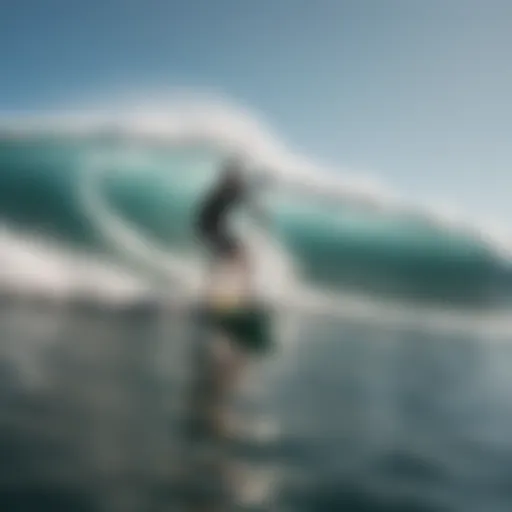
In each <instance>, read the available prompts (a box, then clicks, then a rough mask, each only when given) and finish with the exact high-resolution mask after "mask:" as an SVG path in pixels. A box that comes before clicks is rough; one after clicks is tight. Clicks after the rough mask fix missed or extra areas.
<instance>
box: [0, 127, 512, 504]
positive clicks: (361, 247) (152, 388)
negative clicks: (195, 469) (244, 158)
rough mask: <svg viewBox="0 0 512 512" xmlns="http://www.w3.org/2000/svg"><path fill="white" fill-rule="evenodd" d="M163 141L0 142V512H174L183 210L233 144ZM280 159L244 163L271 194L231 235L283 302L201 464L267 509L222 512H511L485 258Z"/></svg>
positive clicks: (481, 249) (502, 375) (189, 280)
mask: <svg viewBox="0 0 512 512" xmlns="http://www.w3.org/2000/svg"><path fill="white" fill-rule="evenodd" d="M139 121H140V119H139ZM183 122H184V121H183V118H180V123H182V124H179V123H178V124H179V126H178V128H176V127H175V128H176V129H175V130H174V132H173V134H172V136H169V134H166V136H165V137H164V138H163V139H162V137H156V136H155V134H154V133H153V134H151V136H150V137H147V136H145V135H144V136H143V134H141V133H140V132H137V131H133V130H131V129H129V127H127V126H125V125H121V126H122V127H123V129H120V125H119V123H118V124H115V130H114V129H112V126H113V125H112V124H108V123H107V124H106V125H100V124H98V123H96V122H94V123H92V125H91V126H92V127H91V126H89V125H88V128H87V130H85V131H84V130H82V127H81V129H80V130H78V133H77V130H76V124H67V122H66V123H64V126H62V125H59V128H58V129H55V127H54V126H53V125H51V124H46V122H43V123H42V124H41V125H40V126H38V128H37V129H28V128H27V126H25V125H23V127H22V128H21V129H20V127H19V126H18V125H15V124H12V125H11V124H9V123H7V125H6V124H5V123H4V125H3V127H2V135H1V137H0V219H1V221H2V224H3V230H2V231H1V233H0V261H1V265H0V327H1V332H2V341H1V343H0V510H8V511H11V510H16V511H23V512H25V511H46V510H48V511H49V510H51V511H52V512H53V511H59V510H62V511H64V510H65V511H68V510H73V511H82V510H83V511H99V510H102V511H107V512H111V511H122V512H125V511H126V512H128V511H131V510H133V511H137V512H138V511H149V510H183V508H180V506H181V505H182V504H183V503H182V501H183V486H182V485H180V484H179V483H177V482H179V480H178V478H179V475H180V470H181V469H182V467H183V465H184V462H183V461H184V460H185V459H186V457H187V452H188V451H190V450H191V448H190V444H188V443H187V441H186V440H184V439H183V435H182V434H183V427H182V422H183V415H184V408H186V400H185V397H186V393H185V391H186V389H187V382H188V381H189V379H190V378H192V377H193V375H194V371H193V369H194V366H193V350H194V346H195V341H194V339H195V337H194V332H195V331H194V329H195V327H196V326H195V324H194V322H193V321H192V320H191V319H190V318H189V317H188V316H187V315H185V314H184V310H183V309H180V310H178V309H173V307H171V305H170V299H171V298H172V299H175V298H177V297H178V298H180V297H185V296H186V295H187V293H188V292H189V291H190V290H191V289H194V286H196V285H197V282H200V281H201V276H202V271H203V267H204V263H205V255H204V254H202V252H201V246H200V243H199V242H198V241H197V240H196V239H195V234H194V231H193V222H192V219H193V215H194V211H195V210H194V208H195V207H196V205H197V204H198V201H199V200H200V197H201V194H202V192H203V191H204V190H206V188H207V187H208V185H209V184H210V183H211V182H212V180H213V179H214V178H215V170H216V169H217V167H218V164H219V162H220V161H221V158H222V156H223V155H224V153H225V152H226V147H228V149H230V148H231V146H230V145H229V144H227V146H226V144H225V145H224V146H222V144H220V145H219V144H217V142H218V140H217V139H218V138H217V139H215V137H214V139H215V140H216V144H213V143H211V140H208V141H207V142H208V143H206V142H205V140H206V139H205V137H204V133H202V132H201V130H199V128H198V122H197V119H194V123H192V124H191V126H192V128H191V127H190V126H188V127H187V129H186V130H185V129H184V128H183ZM135 124H136V125H138V124H140V122H137V123H135ZM199 124H201V123H199ZM208 126H209V127H212V126H213V128H212V130H213V131H214V132H216V131H218V130H219V126H220V124H219V123H217V122H213V123H212V122H210V123H209V124H208ZM243 131H244V130H241V129H239V127H238V125H237V129H236V130H234V133H236V134H238V133H240V132H243ZM192 132H193V135H194V137H191V136H190V135H191V133H192ZM230 133H231V132H230ZM244 133H245V132H244ZM185 135H186V136H185ZM222 137H224V138H226V133H223V135H222ZM222 137H221V138H222ZM227 138H228V139H229V137H227ZM250 139H251V144H253V145H254V144H255V146H254V147H255V149H254V151H255V152H256V153H258V154H260V153H264V151H263V150H264V149H265V147H267V146H268V144H267V142H268V141H267V142H265V144H267V146H265V144H263V143H260V144H259V145H258V144H256V143H255V142H254V140H255V138H254V137H252V138H250ZM256 139H257V138H256ZM258 140H259V139H258ZM265 141H266V139H265ZM224 142H226V141H224ZM229 142H232V140H231V139H229ZM260 142H261V141H260ZM249 146H250V147H252V146H251V145H250V144H249ZM272 147H273V146H272ZM245 149H246V150H247V147H245ZM267 149H268V148H267ZM281 163H282V162H281V161H279V159H278V158H275V159H274V160H273V159H272V158H269V159H268V160H267V161H266V162H260V165H262V167H266V168H269V169H271V170H272V171H274V170H275V171H276V173H277V174H276V176H277V177H278V180H277V182H278V184H279V186H280V188H278V189H276V190H274V189H270V190H269V191H268V192H267V193H266V194H265V195H264V201H265V204H266V208H267V211H268V212H269V214H270V218H271V219H272V222H271V226H270V227H269V230H268V231H266V232H265V233H264V236H262V235H261V233H258V230H257V229H256V227H254V226H252V225H251V223H250V222H249V221H248V219H247V218H244V217H243V216H241V217H240V218H239V219H237V227H239V228H242V234H245V235H247V236H248V243H252V244H254V251H255V253H256V254H258V256H261V261H262V262H263V263H262V264H261V268H260V269H259V271H260V272H261V275H262V276H263V279H262V281H261V283H260V286H261V287H262V288H264V289H265V290H267V289H268V290H271V291H272V293H275V294H276V295H275V296H274V298H275V297H277V298H278V299H279V301H280V302H279V304H280V305H282V306H285V307H284V308H283V311H282V312H281V311H280V313H279V315H278V320H279V325H280V326H282V327H283V329H280V330H279V331H278V333H279V335H278V345H279V350H278V351H277V353H276V354H275V355H274V356H273V357H269V358H267V359H265V360H263V361H261V362H259V363H256V362H254V363H253V364H251V367H250V369H249V371H248V374H247V379H248V383H247V385H246V386H245V387H243V388H242V389H241V390H240V393H239V395H238V396H235V397H234V402H233V404H232V407H233V410H234V411H235V413H236V414H238V417H239V418H242V419H244V426H243V427H244V428H243V429H242V431H241V434H240V438H239V439H238V440H237V441H234V440H233V442H232V444H231V445H230V446H228V447H225V450H224V451H223V452H222V457H221V456H220V455H218V457H217V456H216V457H214V459H215V460H216V459H217V458H218V460H219V461H221V460H222V464H223V465H227V466H229V467H230V468H231V467H233V468H235V469H234V470H233V471H234V473H236V475H238V478H237V479H234V480H232V483H231V484H230V486H231V490H234V491H238V490H240V489H241V488H242V487H243V488H244V489H245V488H247V489H248V491H247V492H248V494H249V495H251V494H259V495H260V496H259V498H260V501H261V500H263V502H264V503H265V504H264V505H261V504H260V508H257V507H256V505H253V508H250V506H249V505H247V506H246V507H245V508H243V507H242V508H240V507H241V505H240V507H239V508H240V509H241V510H276V511H281V510H282V511H297V512H302V511H331V510H332V511H338V510H347V511H349V512H360V511H361V512H369V511H372V512H373V511H375V512H382V511H393V512H401V511H407V512H409V511H410V512H422V511H433V512H434V511H435V512H437V511H440V512H442V511H447V512H451V511H454V512H455V511H457V512H459V511H461V512H480V511H481V512H494V511H496V512H501V511H508V510H510V509H511V507H512V496H511V492H512V491H511V489H512V485H511V484H512V482H510V481H509V480H510V476H509V475H510V470H511V468H512V443H511V441H510V435H509V433H510V431H511V429H512V408H511V407H510V405H509V395H510V391H511V390H512V381H511V378H510V371H509V367H510V364H511V363H512V360H511V358H512V349H511V348H510V347H512V344H511V343H510V339H511V337H512V325H510V320H509V297H510V260H509V258H508V256H507V251H506V250H503V249H504V247H503V244H501V243H500V244H499V243H498V242H497V240H496V239H495V238H493V237H490V236H488V235H489V233H490V229H489V232H488V231H487V230H486V229H483V230H482V228H477V227H476V226H473V225H471V226H469V228H468V226H463V227H460V226H458V225H457V226H455V227H454V226H453V225H452V224H451V223H450V222H447V221H446V222H445V221H439V219H438V217H436V216H435V215H433V214H432V212H419V213H418V212H416V213H415V212H413V211H409V210H404V208H402V205H400V204H396V205H395V206H397V208H394V209H393V208H389V205H387V206H388V207H387V208H385V209H384V210H383V209H382V208H380V207H377V208H375V209H373V210H372V209H368V208H367V206H368V202H369V203H371V205H373V206H378V203H379V200H378V199H379V198H378V197H376V196H372V197H371V198H370V199H371V200H370V201H368V197H367V195H365V194H363V195H362V196H361V194H359V193H355V192H354V191H353V190H348V191H347V190H346V187H345V191H343V190H342V191H341V192H339V191H337V189H336V193H335V194H333V193H332V192H333V190H334V188H335V187H333V186H332V184H331V183H330V182H328V181H326V182H325V183H324V185H323V186H317V182H315V186H314V187H313V186H312V184H311V182H309V181H308V179H307V178H306V177H305V176H304V175H301V176H299V174H295V173H294V170H295V164H296V166H297V169H298V168H299V167H300V165H299V163H300V162H298V161H297V160H294V161H293V162H292V163H293V165H291V164H290V165H289V166H291V167H292V172H289V169H288V172H287V173H283V174H282V175H279V173H278V172H277V171H279V165H280V164H281ZM273 164H275V169H274V167H273ZM284 167H286V165H284ZM349 188H350V187H349ZM313 189H315V193H314V194H310V195H308V193H307V192H312V191H313ZM316 189H318V190H319V191H318V190H316ZM340 189H343V187H340ZM363 196H364V197H363ZM500 241H501V240H500ZM219 464H221V462H219ZM240 479H241V480H240ZM244 482H245V483H244ZM189 483H190V485H191V494H192V495H194V496H196V497H197V496H199V495H200V494H201V492H200V490H199V489H200V488H201V486H202V485H203V483H204V482H203V481H202V480H201V477H200V476H199V475H198V474H193V475H192V477H191V479H190V480H189ZM234 501H236V500H234ZM256 501H258V500H256ZM218 509H219V510H232V508H229V507H228V506H227V505H226V506H224V505H222V506H220V505H219V507H218ZM187 510H188V509H187Z"/></svg>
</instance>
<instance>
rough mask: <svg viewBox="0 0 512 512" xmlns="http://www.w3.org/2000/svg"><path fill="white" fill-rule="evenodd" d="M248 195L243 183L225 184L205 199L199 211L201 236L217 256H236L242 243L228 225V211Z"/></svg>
mask: <svg viewBox="0 0 512 512" xmlns="http://www.w3.org/2000/svg"><path fill="white" fill-rule="evenodd" d="M245 195H246V190H245V187H244V185H243V184H242V183H241V182H224V183H221V184H219V185H218V186H217V187H215V188H214V189H213V190H212V191H211V192H210V194H208V196H207V197H206V198H205V200H204V202H203V204H202V205H201V207H200V210H199V216H198V229H199V234H200V236H201V237H202V238H203V240H205V241H206V242H207V243H208V245H209V246H210V248H211V249H212V251H213V252H214V254H215V255H218V256H221V257H229V256H233V255H234V254H236V252H237V251H238V249H239V248H240V243H239V241H238V240H237V239H236V237H235V236H234V235H233V234H232V233H230V231H229V228H228V225H227V222H226V220H227V217H228V211H229V210H231V209H232V208H234V207H235V206H237V205H238V204H240V203H241V202H242V201H243V200H244V198H245Z"/></svg>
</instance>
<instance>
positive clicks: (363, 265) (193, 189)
mask: <svg viewBox="0 0 512 512" xmlns="http://www.w3.org/2000/svg"><path fill="white" fill-rule="evenodd" d="M102 154H103V155H105V154H108V155H110V157H109V159H108V161H107V162H103V163H97V160H95V159H97V157H98V155H102ZM220 157H221V155H220V153H216V152H215V151H213V150H211V149H207V148H205V147H201V146H196V147H189V148H187V149H185V148H182V149H180V148H177V147H175V148H165V147H158V146H157V145H151V144H147V143H142V142H141V141H138V142H134V141H132V142H131V143H126V142H125V143H121V142H120V141H116V140H114V139H110V140H109V139H108V138H107V137H105V136H101V135H98V136H97V137H82V138H80V137H65V136H59V137H56V136H54V137H49V136H46V137H41V136H39V137H38V136H32V137H31V136H24V137H20V138H12V137H11V138H4V139H3V140H0V217H1V218H2V220H3V221H4V222H5V223H6V224H8V225H13V226H17V227H18V228H24V229H31V230H37V232H38V233H42V234H48V235H52V236H56V237H57V238H59V239H60V240H64V241H66V243H70V244H75V245H78V246H80V247H81V248H82V249H83V250H85V251H101V252H106V253H108V254H110V255H111V256H112V257H113V258H115V257H116V256H115V250H113V247H112V244H111V243H109V242H108V241H106V240H105V239H104V238H102V236H101V234H100V233H99V232H98V226H96V225H95V224H94V222H93V221H92V220H91V218H90V215H88V213H87V211H86V208H85V207H84V201H83V197H82V195H83V194H82V192H83V189H84V186H85V184H84V182H85V181H86V179H87V178H86V176H87V174H88V173H90V172H98V166H99V167H100V168H101V169H100V170H101V179H100V180H99V182H98V183H97V187H96V188H97V189H98V190H97V192H98V194H100V195H101V197H102V198H104V200H105V202H106V204H108V207H109V208H110V209H111V210H112V211H114V212H115V213H116V215H119V216H121V217H122V218H123V219H125V220H127V221H129V222H131V223H132V225H133V226H135V227H136V228H137V230H139V231H140V232H143V233H144V234H145V235H146V236H149V237H150V239H153V240H155V241H158V243H159V244H161V245H163V246H165V247H166V248H167V249H168V250H169V251H170V252H171V253H173V252H178V253H182V254H183V253H184V254H186V253H190V254H193V253H197V252H198V251H200V245H199V243H198V241H197V240H196V238H195V233H194V231H193V222H192V221H193V218H194V212H195V207H196V205H197V204H198V202H199V200H200V198H201V195H202V193H204V191H206V190H207V187H208V186H209V184H210V183H212V181H213V180H214V179H215V171H216V169H217V168H218V164H219V162H220ZM91 162H96V163H91ZM91 169H92V171H91ZM264 199H265V202H266V205H267V208H268V211H269V212H270V217H271V219H272V226H271V233H272V236H273V237H274V238H275V239H276V240H278V242H279V244H280V246H281V249H282V251H284V253H286V254H287V255H288V256H289V257H291V258H292V259H293V260H294V262H295V264H296V266H297V267H298V269H299V271H300V275H301V279H302V280H304V281H305V282H308V283H311V284H314V285H315V286H319V287H329V288H333V289H334V290H343V291H347V290H357V291H365V292H370V293H372V294H382V295H384V296H401V297H404V296H405V297H413V298H415V299H416V300H423V299H433V300H439V299H440V300H443V301H446V300H450V301H454V302H456V301H460V302H461V303H487V302H489V301H491V300H494V299H496V297H501V296H503V295H507V287H506V284H507V282H508V281H509V272H508V264H506V263H504V262H503V261H502V260H501V259H500V258H498V256H496V255H495V254H493V252H492V251H491V250H490V249H489V247H488V246H485V245H484V244H483V243H482V242H481V241H480V240H478V239H476V238H471V237H470V236H469V235H462V234H459V235H457V234H454V233H448V232H443V230H442V229H440V228H435V227H433V226H429V225H427V224H426V223H424V222H422V221H420V220H418V219H415V218H413V217H407V216H402V217H398V216H391V215H388V216H381V215H377V214H373V215H372V214H369V213H366V212H364V211H358V210H357V209H355V208H354V207H353V206H351V207H349V206H347V205H343V204H342V203H333V202H328V201H322V200H321V199H318V198H317V199H313V198H307V197H304V196H300V197H299V196H297V195H294V194H292V193H290V192H287V191H286V190H285V191H268V192H266V194H265V196H264Z"/></svg>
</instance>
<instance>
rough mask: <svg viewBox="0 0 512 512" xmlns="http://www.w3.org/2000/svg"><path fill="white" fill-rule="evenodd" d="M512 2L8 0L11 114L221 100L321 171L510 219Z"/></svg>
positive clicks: (0, 38)
mask: <svg viewBox="0 0 512 512" xmlns="http://www.w3.org/2000/svg"><path fill="white" fill-rule="evenodd" d="M511 26H512V3H511V2H509V1H506V0H503V1H497V0H486V1H483V0H428V1H421V0H351V1H346V0H215V1H214V0H180V1H178V0H175V1H173V0H159V1H157V0H83V1H81V0H45V1H42V0H2V1H1V3H0V63H1V68H0V69H1V71H0V110H3V111H6V110H18V109H23V110H27V109H36V108H47V107H48V106H52V105H58V104H59V103H61V102H66V101H68V100H69V99H72V98H76V97H80V95H82V94H85V95H94V94H95V93H102V92H104V91H115V90H116V89H117V88H125V87H127V88H144V87H148V89H154V88H160V87H165V86H171V87H172V86H180V87H183V86H191V87H194V88H198V87H207V88H214V89H216V90H218V91H220V92H222V93H223V94H224V95H227V96H228V97H231V98H232V99H234V100H235V101H240V102H242V103H243V104H246V105H247V106H249V107H251V108H253V109H255V110H256V111H259V112H261V113H263V115H264V116H265V117H266V118H267V119H269V120H270V121H271V122H272V124H273V126H274V127H275V128H276V129H277V131H278V132H279V133H280V134H281V135H282V136H283V137H284V138H285V139H286V140H287V141H289V142H290V143H291V144H292V145H293V146H294V147H296V148H298V149H300V150H301V151H303V152H305V153H306V154H309V155H311V156H312V157H314V158H316V159H317V160H319V161H325V162H327V163H330V164H334V165H337V166H339V167H350V168H353V169H356V170H357V169H361V170H363V171H365V172H371V173H374V174H376V175H377V176H378V177H380V179H381V180H382V181H384V182H386V183H388V184H390V185H391V186H393V187H395V188H397V189H398V190H399V191H401V192H403V193H405V194H407V195H410V196H411V197H412V198H415V199H416V198H417V199H428V198H432V199H435V200H437V199H440V198H441V199H447V200H451V201H453V202H456V203H459V204H461V205H462V206H463V207H465V209H466V210H468V209H470V210H473V211H474V212H478V213H479V212H488V213H490V214H495V215H497V216H500V217H502V218H504V219H508V217H510V215H511V214H512V206H510V204H511V201H510V197H509V196H510V193H511V191H512V144H511V143H510V142H511V139H512V101H511V96H512V93H511V91H512V58H511V57H510V51H511V49H512V30H511V28H510V27H511Z"/></svg>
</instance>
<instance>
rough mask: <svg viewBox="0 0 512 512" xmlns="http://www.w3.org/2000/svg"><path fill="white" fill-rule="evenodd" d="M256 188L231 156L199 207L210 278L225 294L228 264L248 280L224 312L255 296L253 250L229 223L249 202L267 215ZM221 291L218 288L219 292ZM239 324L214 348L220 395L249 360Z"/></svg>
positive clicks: (244, 304) (199, 225) (231, 271)
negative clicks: (209, 258) (255, 195)
mask: <svg viewBox="0 0 512 512" xmlns="http://www.w3.org/2000/svg"><path fill="white" fill-rule="evenodd" d="M253 188H254V184H253V183H250V181H249V176H248V173H247V171H246V169H245V165H244V163H243V161H242V160H241V159H240V158H237V157H231V158H228V159H227V160H226V161H225V162H224V164H223V166H222V168H221V170H220V176H219V178H218V180H217V181H216V183H215V184H214V185H213V187H212V188H211V189H210V190H208V191H207V193H206V194H205V196H204V197H203V200H202V202H201V204H200V206H199V208H198V215H197V228H198V236H199V239H200V240H202V241H203V242H204V244H205V245H206V247H207V248H208V249H209V251H210V253H211V255H212V259H213V266H212V268H211V271H210V278H211V277H212V275H213V276H216V277H217V279H219V280H220V281H221V282H220V295H223V294H225V290H224V288H225V283H223V282H222V280H223V278H224V276H223V275H222V272H220V273H219V269H220V268H222V267H223V266H224V265H227V266H228V275H229V274H231V275H233V274H235V275H238V276H239V277H241V280H242V281H243V283H244V286H243V289H242V290H243V293H242V296H240V295H238V294H237V293H235V295H233V294H231V298H234V304H232V305H230V306H228V309H227V310H225V311H224V312H223V313H221V314H220V315H221V316H222V315H229V314H230V312H231V313H232V312H233V311H236V310H237V309H239V308H242V309H243V308H246V307H247V306H248V304H249V303H251V302H252V299H253V298H254V293H253V292H254V290H253V289H252V276H253V274H254V272H253V269H252V268H251V265H250V262H251V260H250V254H249V250H248V248H247V247H246V245H245V244H244V243H243V241H242V240H241V239H240V237H238V236H237V234H236V233H235V232H234V231H232V229H231V226H230V225H229V220H230V218H231V215H232V213H233V212H234V211H235V210H236V209H237V208H238V207H239V206H248V207H250V209H251V210H252V212H253V213H255V214H256V215H257V216H258V217H259V218H260V219H263V218H264V214H263V209H262V208H260V207H259V206H257V204H256V202H255V201H253V192H254V190H253ZM218 275H220V278H219V277H218ZM214 288H215V286H214ZM218 291H219V290H218V289H217V293H218ZM237 295H238V298H237ZM229 296H230V294H229V293H228V297H229ZM247 299H248V300H247ZM249 307H251V306H249ZM224 320H226V318H224ZM242 323H243V322H242ZM236 328H238V326H236V325H235V327H232V326H231V325H228V326H226V325H222V326H221V328H220V332H219V334H220V339H221V342H220V343H215V344H214V345H215V346H213V347H212V348H213V349H214V353H213V356H214V367H215V370H214V373H215V374H216V375H217V378H216V379H215V381H216V386H215V387H216V388H217V390H218V396H224V397H225V396H226V395H227V394H229V391H230V390H231V389H233V387H234V386H235V385H236V382H237V380H238V377H239V376H240V374H241V373H242V370H243V368H244V367H245V364H246V360H247V355H246V353H245V352H246V351H247V349H248V343H249V344H250V341H248V340H249V338H250V336H246V335H245V333H244V335H242V336H237V335H235V333H234V330H235V329H236ZM250 329H251V327H250V326H249V330H250ZM253 331H254V329H253ZM241 338H243V339H241ZM234 339H235V341H234ZM244 345H245V346H244ZM221 401H222V399H221ZM218 412H220V411H218ZM221 415H222V414H221ZM222 416H223V415H222ZM224 419H225V417H223V418H222V419H221V418H217V420H216V422H217V423H218V424H219V423H220V424H222V423H223V422H224ZM223 428H224V427H222V428H221V430H222V429H223Z"/></svg>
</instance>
